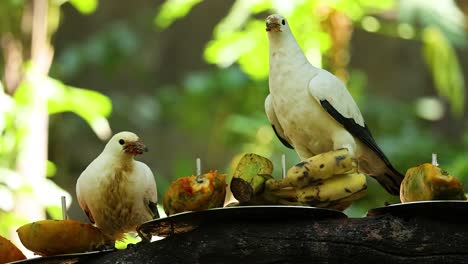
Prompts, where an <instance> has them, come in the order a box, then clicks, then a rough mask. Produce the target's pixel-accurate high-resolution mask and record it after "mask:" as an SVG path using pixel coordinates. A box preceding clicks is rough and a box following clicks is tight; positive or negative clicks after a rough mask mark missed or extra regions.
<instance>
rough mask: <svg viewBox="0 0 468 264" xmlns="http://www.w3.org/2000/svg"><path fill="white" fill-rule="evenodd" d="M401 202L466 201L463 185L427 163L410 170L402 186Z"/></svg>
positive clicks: (453, 177)
mask: <svg viewBox="0 0 468 264" xmlns="http://www.w3.org/2000/svg"><path fill="white" fill-rule="evenodd" d="M400 200H401V202H403V203H405V202H414V201H431V200H466V196H465V194H464V192H463V184H462V183H461V182H460V180H458V179H457V178H456V177H455V176H453V175H450V174H449V173H448V172H446V171H444V170H442V169H440V168H439V167H437V166H435V165H433V164H430V163H425V164H422V165H420V166H417V167H413V168H410V169H408V171H407V172H406V175H405V178H404V179H403V181H402V183H401V186H400Z"/></svg>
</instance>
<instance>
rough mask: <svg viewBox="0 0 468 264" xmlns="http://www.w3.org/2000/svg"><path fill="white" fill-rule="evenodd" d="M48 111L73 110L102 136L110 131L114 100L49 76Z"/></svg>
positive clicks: (51, 112)
mask: <svg viewBox="0 0 468 264" xmlns="http://www.w3.org/2000/svg"><path fill="white" fill-rule="evenodd" d="M47 83H48V85H47V86H44V87H43V88H46V87H47V88H48V91H47V96H48V105H47V107H48V111H49V113H50V114H55V113H61V112H67V111H68V112H73V113H75V114H77V115H79V116H80V117H82V118H83V119H84V120H86V122H88V124H89V125H90V126H91V128H92V129H93V131H94V132H95V133H96V134H97V135H98V136H99V137H100V138H105V137H107V135H108V134H109V133H110V129H109V123H108V121H107V119H106V118H107V117H109V115H110V113H111V111H112V102H111V100H110V99H109V97H107V96H105V95H103V94H101V93H99V92H96V91H93V90H87V89H82V88H77V87H72V86H67V85H65V84H63V83H62V82H60V81H58V80H54V79H52V78H48V82H47Z"/></svg>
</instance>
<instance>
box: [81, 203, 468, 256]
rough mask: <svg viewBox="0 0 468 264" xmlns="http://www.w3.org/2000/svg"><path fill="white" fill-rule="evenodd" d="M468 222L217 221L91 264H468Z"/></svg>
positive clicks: (385, 218) (380, 218) (382, 218)
mask: <svg viewBox="0 0 468 264" xmlns="http://www.w3.org/2000/svg"><path fill="white" fill-rule="evenodd" d="M466 214H468V212H467V213H465V216H462V215H459V216H458V217H454V216H450V215H447V214H443V215H439V216H436V217H434V215H432V216H430V217H428V216H427V215H426V216H424V215H419V216H413V217H408V216H404V217H402V216H394V215H390V214H383V215H375V216H369V217H365V218H349V219H347V218H341V219H336V218H333V219H322V220H310V218H309V219H304V218H301V219H294V218H287V220H285V218H284V215H282V217H272V218H271V219H269V220H267V221H265V220H263V219H262V220H260V219H259V220H252V219H250V220H248V221H239V219H232V220H228V219H223V220H222V221H219V219H217V220H213V221H205V222H203V223H202V224H201V225H200V226H199V227H198V228H196V229H194V230H193V231H190V232H187V233H182V234H176V235H172V236H170V237H168V238H165V239H163V240H160V241H156V242H153V243H146V244H144V243H140V244H137V245H134V246H132V247H131V248H129V249H127V250H121V251H116V252H111V253H108V254H105V255H101V256H96V257H94V258H93V259H87V260H86V263H99V264H105V263H158V264H163V263H170V264H173V263H236V264H237V263H296V264H297V263H359V264H361V263H468V247H467V246H466V245H467V244H468V221H466Z"/></svg>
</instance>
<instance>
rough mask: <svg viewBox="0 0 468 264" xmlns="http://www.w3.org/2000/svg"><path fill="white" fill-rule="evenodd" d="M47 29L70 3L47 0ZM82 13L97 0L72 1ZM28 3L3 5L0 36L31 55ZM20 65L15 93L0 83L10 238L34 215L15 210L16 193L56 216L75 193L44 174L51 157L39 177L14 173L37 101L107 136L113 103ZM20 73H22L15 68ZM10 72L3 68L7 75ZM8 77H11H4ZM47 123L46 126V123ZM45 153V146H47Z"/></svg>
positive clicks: (0, 164)
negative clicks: (26, 27) (26, 21)
mask: <svg viewBox="0 0 468 264" xmlns="http://www.w3.org/2000/svg"><path fill="white" fill-rule="evenodd" d="M49 2H50V6H49V12H48V20H47V21H49V23H48V24H47V25H48V29H49V32H48V34H49V35H53V33H54V32H55V30H56V29H57V26H58V22H57V21H58V20H59V12H55V11H57V9H58V8H59V7H60V5H61V4H63V3H64V2H66V1H49ZM70 2H71V3H72V4H73V5H74V6H75V7H76V8H77V9H78V10H79V11H80V12H82V13H84V14H89V13H91V12H93V11H94V10H95V9H96V6H97V0H70ZM27 4H28V2H25V1H19V0H18V1H15V0H7V1H2V2H1V3H0V12H3V13H2V16H1V18H0V25H1V28H0V36H1V37H2V38H6V37H8V38H10V40H15V41H17V43H19V44H18V45H19V47H20V51H21V50H24V51H25V52H24V54H23V56H24V57H27V54H28V52H26V51H28V49H29V46H28V45H30V36H29V37H28V33H30V32H23V31H22V29H21V28H20V27H19V26H20V25H21V21H23V19H24V18H23V16H24V15H25V14H24V13H23V11H24V9H26V5H27ZM17 62H19V63H21V65H20V69H19V70H20V71H21V73H19V75H20V76H21V80H20V82H19V84H18V86H17V87H13V88H14V91H13V93H12V94H8V93H7V92H6V89H5V87H4V86H3V85H2V83H0V135H1V137H0V200H1V201H2V202H1V203H0V223H2V224H1V225H0V235H2V236H6V237H8V236H9V232H11V229H12V228H13V229H16V228H18V227H19V226H20V225H21V224H24V223H26V222H28V221H30V219H28V218H27V217H26V216H24V215H18V214H15V213H13V211H14V208H15V195H17V194H19V193H22V194H24V195H25V196H26V197H28V199H31V200H34V201H39V204H40V205H41V206H43V207H44V208H46V210H47V213H48V214H49V216H50V217H51V218H53V219H57V218H61V216H62V212H61V206H60V196H66V197H67V202H68V203H67V204H68V205H70V203H71V195H70V194H68V193H67V192H65V191H64V190H63V189H62V188H60V187H59V186H58V185H56V184H55V183H54V182H53V181H52V180H50V179H48V178H46V177H45V176H48V177H52V176H54V174H55V172H56V170H57V169H56V166H55V164H54V163H53V162H51V161H47V160H45V161H43V162H46V163H47V175H40V176H39V177H36V178H35V179H28V178H26V177H25V176H24V175H21V174H20V173H18V172H16V166H17V161H18V155H20V153H21V151H22V149H23V148H24V144H25V135H26V134H27V133H34V131H35V129H36V128H35V127H32V126H31V123H30V122H28V120H29V119H30V118H31V114H32V113H34V112H35V111H37V109H36V108H35V104H36V99H37V98H38V97H41V98H44V100H46V102H47V112H48V114H49V115H52V114H57V113H63V112H72V113H75V114H77V115H79V116H80V117H82V118H83V119H84V120H86V122H87V123H88V124H89V125H90V126H91V128H92V129H93V130H94V131H95V132H96V134H98V136H100V137H102V138H105V137H107V136H108V133H109V131H110V129H109V124H108V121H107V117H109V115H110V113H111V110H112V104H111V101H110V99H109V98H108V97H107V96H105V95H103V94H101V93H98V92H96V91H93V90H87V89H82V88H77V87H72V86H68V85H66V84H64V83H63V82H61V81H59V80H56V79H53V78H51V77H48V76H43V75H41V74H37V72H38V71H37V69H36V65H34V63H33V62H32V61H20V60H19V61H17ZM6 64H7V60H6V59H5V58H4V59H3V60H2V61H1V63H0V69H2V70H5V68H6V67H8V66H7V65H6ZM14 73H18V72H14ZM7 74H8V72H7V71H5V75H7ZM3 77H4V78H9V77H10V76H3ZM46 125H47V124H46ZM45 151H47V150H45Z"/></svg>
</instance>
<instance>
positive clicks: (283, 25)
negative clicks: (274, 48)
mask: <svg viewBox="0 0 468 264" xmlns="http://www.w3.org/2000/svg"><path fill="white" fill-rule="evenodd" d="M265 21H266V31H268V33H269V34H278V33H281V32H287V31H290V30H289V24H288V21H287V20H286V18H284V17H283V16H281V15H278V14H273V15H269V16H268V17H267V18H266V20H265Z"/></svg>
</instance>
